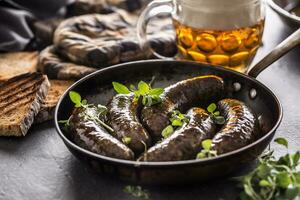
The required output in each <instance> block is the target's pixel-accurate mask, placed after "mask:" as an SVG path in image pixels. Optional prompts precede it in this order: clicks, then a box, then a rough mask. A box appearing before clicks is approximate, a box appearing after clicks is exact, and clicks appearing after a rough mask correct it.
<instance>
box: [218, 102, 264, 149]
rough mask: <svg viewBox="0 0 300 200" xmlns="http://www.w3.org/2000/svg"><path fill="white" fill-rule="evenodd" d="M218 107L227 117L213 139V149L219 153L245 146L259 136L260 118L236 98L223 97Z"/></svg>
mask: <svg viewBox="0 0 300 200" xmlns="http://www.w3.org/2000/svg"><path fill="white" fill-rule="evenodd" d="M218 109H219V111H220V112H221V114H222V115H223V116H224V117H225V120H226V121H225V124H224V125H223V127H222V128H221V130H220V131H219V132H218V133H217V134H216V135H215V136H214V138H213V140H212V149H214V150H216V151H217V154H223V153H227V152H230V151H233V150H236V149H239V148H241V147H244V146H246V145H248V144H250V143H251V142H253V141H254V140H255V139H257V138H258V136H259V125H258V120H257V117H256V116H255V114H254V113H253V111H252V110H251V109H250V108H249V107H248V106H246V105H245V104H244V103H243V102H241V101H239V100H236V99H223V100H221V101H219V102H218Z"/></svg>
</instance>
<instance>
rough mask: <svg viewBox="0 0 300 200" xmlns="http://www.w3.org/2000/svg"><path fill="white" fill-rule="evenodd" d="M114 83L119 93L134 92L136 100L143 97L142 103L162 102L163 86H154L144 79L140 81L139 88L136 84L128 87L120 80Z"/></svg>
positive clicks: (148, 104) (153, 103)
mask: <svg viewBox="0 0 300 200" xmlns="http://www.w3.org/2000/svg"><path fill="white" fill-rule="evenodd" d="M112 85H113V87H114V90H115V91H116V92H117V93H118V94H129V93H131V92H133V93H134V100H138V99H139V98H140V97H141V98H142V104H143V105H144V106H152V105H155V104H158V103H160V102H161V97H160V95H161V94H162V93H163V92H164V89H163V88H152V87H151V85H150V84H148V83H146V82H144V81H140V82H139V83H138V86H137V88H136V87H135V86H134V85H130V87H129V88H128V87H126V86H125V85H123V84H121V83H118V82H112Z"/></svg>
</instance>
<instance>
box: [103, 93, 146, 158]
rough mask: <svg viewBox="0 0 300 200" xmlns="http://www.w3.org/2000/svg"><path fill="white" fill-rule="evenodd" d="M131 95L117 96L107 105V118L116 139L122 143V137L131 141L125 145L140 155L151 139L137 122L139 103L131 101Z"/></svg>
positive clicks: (132, 96)
mask: <svg viewBox="0 0 300 200" xmlns="http://www.w3.org/2000/svg"><path fill="white" fill-rule="evenodd" d="M133 98H134V95H133V94H118V95H116V96H114V97H113V99H112V100H111V101H110V103H109V105H108V111H109V112H108V117H109V121H110V124H111V126H112V128H113V129H114V131H115V133H116V137H117V138H118V139H119V140H120V141H122V139H123V138H124V137H129V138H130V139H131V141H130V143H129V144H127V146H128V147H129V148H131V149H132V150H133V151H134V152H135V153H141V152H143V151H144V149H145V146H144V145H145V144H146V146H147V147H148V146H149V145H150V144H151V138H150V136H149V134H148V133H147V131H146V130H145V129H144V127H143V126H142V124H141V123H140V122H139V118H138V115H139V112H140V110H141V103H140V102H139V101H133Z"/></svg>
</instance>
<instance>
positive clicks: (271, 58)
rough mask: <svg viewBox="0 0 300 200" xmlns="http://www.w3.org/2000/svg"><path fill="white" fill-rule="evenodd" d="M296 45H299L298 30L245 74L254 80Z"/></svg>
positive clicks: (299, 36) (299, 34)
mask: <svg viewBox="0 0 300 200" xmlns="http://www.w3.org/2000/svg"><path fill="white" fill-rule="evenodd" d="M298 44H300V28H299V29H298V30H297V31H295V32H294V33H293V34H292V35H290V36H289V37H288V38H286V39H285V40H284V41H282V42H281V43H280V44H279V45H277V46H276V47H275V48H274V49H273V50H272V51H271V52H270V53H268V55H266V56H265V57H264V58H262V59H261V60H260V61H259V62H258V63H257V64H255V65H254V66H253V67H252V68H251V69H250V70H248V72H247V74H248V75H249V76H252V77H254V78H256V77H257V76H258V75H259V74H260V72H262V71H263V70H264V69H266V68H267V67H269V66H270V65H271V64H272V63H273V62H275V61H276V60H278V59H279V58H281V57H282V56H283V55H285V54H286V53H287V52H289V51H290V50H292V49H293V48H294V47H296V46H297V45H298Z"/></svg>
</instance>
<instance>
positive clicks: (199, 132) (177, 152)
mask: <svg viewBox="0 0 300 200" xmlns="http://www.w3.org/2000/svg"><path fill="white" fill-rule="evenodd" d="M187 116H189V117H190V121H189V122H188V123H185V124H183V126H182V127H181V128H179V129H177V130H176V131H175V132H174V133H173V134H172V135H171V136H169V137H168V138H166V139H165V140H163V141H162V142H161V143H158V144H156V145H155V146H153V147H151V148H150V149H149V150H148V151H147V152H146V153H144V154H143V155H142V156H141V157H140V158H139V160H141V161H176V160H188V159H193V158H195V155H196V154H197V153H198V152H199V151H200V150H201V142H202V141H203V140H205V139H208V138H212V137H213V135H214V133H215V129H216V127H215V125H214V122H213V120H212V118H211V117H210V115H209V114H208V113H207V112H206V111H205V110H203V109H202V108H192V109H190V110H189V111H188V113H187Z"/></svg>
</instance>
